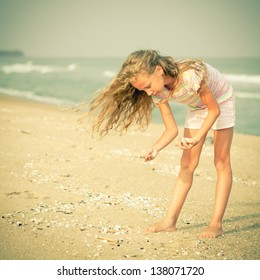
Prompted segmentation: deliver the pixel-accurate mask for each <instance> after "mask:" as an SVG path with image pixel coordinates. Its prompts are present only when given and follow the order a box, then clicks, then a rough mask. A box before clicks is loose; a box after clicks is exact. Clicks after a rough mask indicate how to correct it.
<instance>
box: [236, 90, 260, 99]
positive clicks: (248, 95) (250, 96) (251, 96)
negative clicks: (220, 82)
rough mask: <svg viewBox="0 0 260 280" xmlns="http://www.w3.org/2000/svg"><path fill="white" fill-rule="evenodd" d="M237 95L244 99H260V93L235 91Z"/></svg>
mask: <svg viewBox="0 0 260 280" xmlns="http://www.w3.org/2000/svg"><path fill="white" fill-rule="evenodd" d="M235 96H236V97H238V98H244V99H260V94H259V93H252V92H241V91H235Z"/></svg>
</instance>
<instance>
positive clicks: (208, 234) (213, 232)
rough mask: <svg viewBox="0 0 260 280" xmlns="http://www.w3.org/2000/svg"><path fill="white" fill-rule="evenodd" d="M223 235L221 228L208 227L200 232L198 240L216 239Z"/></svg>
mask: <svg viewBox="0 0 260 280" xmlns="http://www.w3.org/2000/svg"><path fill="white" fill-rule="evenodd" d="M223 234H224V231H223V229H222V228H219V227H213V226H209V227H207V228H206V229H205V230H204V231H203V232H202V234H201V235H200V238H217V237H219V236H221V235H223Z"/></svg>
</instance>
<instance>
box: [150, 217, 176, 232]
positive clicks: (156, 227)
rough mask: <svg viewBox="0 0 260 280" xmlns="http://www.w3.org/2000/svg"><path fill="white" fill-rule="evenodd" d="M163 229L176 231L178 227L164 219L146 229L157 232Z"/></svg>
mask: <svg viewBox="0 0 260 280" xmlns="http://www.w3.org/2000/svg"><path fill="white" fill-rule="evenodd" d="M161 231H164V232H173V231H176V227H175V225H173V224H172V223H171V222H168V221H165V220H163V221H161V222H159V223H157V224H155V225H153V226H151V227H149V228H147V229H145V232H153V233H155V232H161Z"/></svg>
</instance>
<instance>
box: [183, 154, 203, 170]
mask: <svg viewBox="0 0 260 280" xmlns="http://www.w3.org/2000/svg"><path fill="white" fill-rule="evenodd" d="M198 164H199V160H198V159H193V158H191V157H187V156H182V158H181V168H182V169H188V170H190V171H191V172H194V171H195V169H196V168H197V166H198Z"/></svg>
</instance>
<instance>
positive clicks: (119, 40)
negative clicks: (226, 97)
mask: <svg viewBox="0 0 260 280" xmlns="http://www.w3.org/2000/svg"><path fill="white" fill-rule="evenodd" d="M259 12H260V1H259V0H178V1H177V0H126V1H124V0H121V1H120V0H38V1H36V0H0V50H14V49H19V50H21V51H23V52H24V53H25V55H27V56H34V57H36V56H38V57H97V56H101V57H107V56H109V57H110V56H117V57H122V56H127V55H128V54H129V53H131V52H133V51H135V50H137V49H148V48H149V49H156V50H159V51H160V52H161V53H163V54H167V55H172V56H175V57H176V56H181V57H182V56H187V57H201V58H202V57H260V36H259V33H260V32H259V26H260V16H259Z"/></svg>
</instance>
